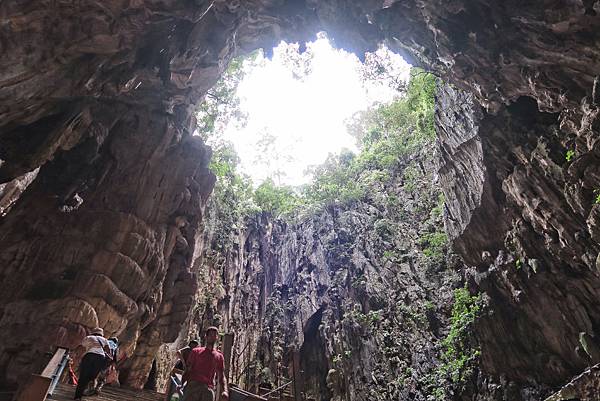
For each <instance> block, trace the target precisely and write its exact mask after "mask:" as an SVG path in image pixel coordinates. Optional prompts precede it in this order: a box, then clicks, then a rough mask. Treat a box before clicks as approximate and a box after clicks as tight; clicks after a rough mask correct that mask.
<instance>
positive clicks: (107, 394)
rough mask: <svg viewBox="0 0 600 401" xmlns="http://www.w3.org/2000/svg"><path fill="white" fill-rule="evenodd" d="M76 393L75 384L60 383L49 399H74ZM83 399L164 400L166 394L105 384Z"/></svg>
mask: <svg viewBox="0 0 600 401" xmlns="http://www.w3.org/2000/svg"><path fill="white" fill-rule="evenodd" d="M74 394H75V386H71V385H68V384H59V385H58V386H56V389H55V390H54V393H53V394H52V397H50V396H49V397H48V398H47V400H48V401H50V400H54V401H72V400H73V395H74ZM83 399H84V400H86V401H87V400H89V401H164V399H165V395H164V394H159V393H155V392H154V391H148V390H133V389H129V388H119V387H111V386H104V388H103V389H102V392H101V393H100V394H98V395H91V396H89V397H83Z"/></svg>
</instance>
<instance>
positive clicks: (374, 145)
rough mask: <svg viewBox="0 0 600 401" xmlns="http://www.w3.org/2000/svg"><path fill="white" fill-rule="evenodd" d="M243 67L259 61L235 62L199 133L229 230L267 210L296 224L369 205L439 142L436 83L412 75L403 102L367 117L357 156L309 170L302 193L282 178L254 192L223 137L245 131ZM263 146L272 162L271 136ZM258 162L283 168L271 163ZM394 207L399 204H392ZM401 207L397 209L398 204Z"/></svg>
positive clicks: (411, 183) (201, 115)
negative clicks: (342, 207)
mask: <svg viewBox="0 0 600 401" xmlns="http://www.w3.org/2000/svg"><path fill="white" fill-rule="evenodd" d="M244 62H253V58H252V57H250V58H249V59H246V61H244V59H235V60H233V61H232V62H231V64H230V66H229V68H228V70H227V73H226V74H224V75H223V78H222V79H221V80H220V81H219V82H218V83H217V84H216V85H215V87H214V88H213V89H211V91H210V92H209V94H208V95H207V98H206V100H205V102H204V103H203V104H202V106H201V107H200V110H199V112H198V121H199V125H198V130H199V132H200V133H201V135H202V136H203V138H204V139H205V140H206V141H207V142H208V143H209V144H210V145H211V146H212V147H213V148H214V149H215V151H214V156H213V161H212V163H211V165H210V167H211V169H212V171H213V172H214V173H215V174H216V175H217V180H218V182H217V185H216V188H215V193H216V194H217V197H218V198H219V202H221V201H224V202H223V203H222V205H223V206H222V210H221V212H222V213H225V214H227V215H228V216H225V219H224V221H226V222H227V223H226V224H234V223H233V220H235V219H236V218H237V219H239V218H241V217H242V216H243V215H244V214H246V215H249V214H252V213H256V212H258V211H261V210H262V211H265V212H268V213H271V214H273V215H275V216H277V217H282V218H292V217H294V216H298V215H299V214H298V212H299V211H300V210H304V211H315V210H319V209H321V208H323V207H326V206H328V205H331V204H348V203H351V202H354V201H357V200H359V199H363V198H365V197H368V196H369V194H370V193H371V192H372V190H373V189H374V188H382V187H385V185H386V184H387V183H388V182H389V180H390V178H391V177H390V172H391V171H393V169H394V168H395V167H397V166H400V165H401V163H402V162H403V160H406V157H408V156H410V155H411V154H412V153H413V152H416V151H418V150H420V149H421V148H422V146H423V145H424V144H426V143H428V142H430V141H432V140H433V138H434V137H435V130H434V126H433V106H434V90H435V81H436V78H435V77H434V76H433V75H430V74H427V73H425V72H424V71H422V70H418V69H415V68H413V69H412V70H411V80H410V81H409V83H408V86H407V89H406V93H405V94H404V96H403V97H401V98H399V99H398V100H396V101H395V102H393V103H391V104H389V105H380V106H377V107H375V108H374V109H372V110H370V111H369V112H367V113H366V114H363V115H362V116H361V119H362V120H361V127H362V128H361V129H362V131H360V132H359V131H356V132H355V133H354V134H355V136H356V137H357V140H358V141H359V145H360V148H361V151H360V153H359V154H358V155H356V154H354V153H353V152H351V151H349V150H344V151H342V152H340V154H339V155H330V156H329V157H328V159H327V160H326V161H325V163H323V164H321V165H319V166H316V167H313V168H311V169H310V172H311V173H312V175H313V180H312V182H311V183H310V184H308V185H306V186H304V187H303V188H301V189H299V190H294V189H293V188H291V187H287V186H280V185H276V182H278V181H279V178H280V177H279V176H275V177H273V179H268V180H266V181H265V182H263V183H262V184H261V185H260V186H259V187H258V188H256V190H255V191H252V188H251V182H250V181H249V179H248V178H247V177H244V176H243V175H241V174H238V173H237V172H236V171H237V165H238V164H239V160H238V158H237V155H236V154H235V152H234V150H233V147H232V146H231V144H228V143H223V141H222V140H220V139H219V138H218V135H217V133H218V132H219V130H220V128H222V125H223V124H222V122H223V121H226V120H227V119H231V118H234V116H235V118H236V119H237V121H238V122H239V123H240V124H243V121H244V118H243V116H240V115H237V114H236V113H238V111H236V110H237V109H238V107H237V104H238V103H239V100H238V99H237V98H236V95H235V91H236V89H237V85H238V84H239V82H240V81H241V79H242V78H243V75H244ZM263 142H264V143H262V142H261V143H260V144H259V146H262V147H264V148H265V152H264V153H265V154H271V152H269V151H268V148H269V146H271V145H272V142H273V139H272V138H270V137H268V136H265V138H264V141H263ZM258 162H259V163H263V164H265V163H271V164H276V165H277V164H278V161H277V160H275V159H273V158H272V157H269V158H267V159H265V160H263V161H260V160H259V161H258ZM271 167H273V166H271ZM275 167H277V166H275ZM281 173H282V174H284V173H283V172H281ZM420 174H421V172H420V171H419V170H417V169H415V168H413V167H408V168H406V170H405V173H404V175H405V181H406V184H405V187H406V188H405V189H407V190H411V188H412V189H414V188H415V186H416V185H417V179H418V177H419V176H420ZM274 180H275V181H274ZM380 192H381V191H380ZM235 196H239V197H240V198H239V200H238V201H236V202H238V203H236V202H234V201H233V198H234V197H235ZM389 201H390V202H391V203H393V202H394V199H393V196H391V197H390V199H389ZM395 201H396V203H397V202H398V199H397V198H396V199H395ZM233 203H236V204H235V205H234V204H233ZM380 228H381V229H382V230H383V228H385V227H380ZM384 231H385V232H384ZM388 231H389V230H388ZM388 231H386V230H383V231H382V232H381V233H380V234H382V237H384V236H385V235H386V234H388ZM378 232H379V231H378Z"/></svg>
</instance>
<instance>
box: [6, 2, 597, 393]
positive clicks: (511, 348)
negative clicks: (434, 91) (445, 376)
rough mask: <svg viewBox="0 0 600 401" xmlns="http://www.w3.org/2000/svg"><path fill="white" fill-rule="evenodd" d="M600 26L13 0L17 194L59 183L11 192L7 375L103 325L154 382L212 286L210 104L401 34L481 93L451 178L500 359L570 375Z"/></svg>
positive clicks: (457, 147) (456, 10)
mask: <svg viewBox="0 0 600 401" xmlns="http://www.w3.org/2000/svg"><path fill="white" fill-rule="evenodd" d="M598 11H600V10H599V9H598V4H597V2H594V1H593V0H589V1H588V0H576V1H571V0H568V1H567V0H544V1H537V2H522V1H516V0H509V1H503V2H491V1H470V0H469V1H467V0H454V1H449V2H448V1H441V0H429V1H425V0H412V1H393V0H391V1H377V0H374V1H361V2H358V1H356V2H355V1H342V0H330V1H318V2H317V1H306V2H303V1H262V2H258V1H256V2H254V1H252V2H237V1H214V2H206V1H194V2H190V1H183V0H179V1H177V0H168V1H162V2H155V1H144V0H140V1H129V0H123V1H118V0H117V1H107V2H101V3H100V2H94V1H86V0H83V1H78V2H59V3H57V2H48V1H42V2H27V1H16V0H9V1H4V2H2V4H0V18H1V19H2V28H1V31H0V54H1V56H0V71H1V72H0V159H1V162H0V163H1V164H0V182H1V183H8V182H11V184H7V185H9V186H11V188H22V187H19V186H18V185H17V181H14V180H23V179H24V178H23V177H24V176H25V175H26V174H29V173H31V172H33V171H35V170H36V169H37V168H39V172H38V174H37V178H36V179H35V180H34V181H33V182H32V183H30V184H29V186H28V187H27V189H26V190H25V191H24V192H22V195H20V196H19V195H18V194H19V192H20V189H19V190H16V189H15V190H13V189H10V191H11V195H9V196H8V197H5V194H7V193H8V191H7V190H6V187H4V188H3V189H2V199H1V202H2V203H1V204H0V207H2V210H5V209H7V208H6V206H5V199H6V202H8V203H10V204H11V205H12V206H11V207H10V211H9V212H8V213H7V214H6V216H4V217H2V220H1V222H0V258H1V263H2V264H1V266H0V277H1V279H2V281H3V284H2V285H3V287H2V292H1V293H0V338H2V339H3V342H2V343H1V344H0V376H2V380H3V382H7V383H11V382H12V383H14V382H15V378H16V376H18V375H20V374H22V373H26V372H28V371H31V370H32V368H33V364H34V362H33V361H34V360H36V358H37V357H38V356H39V355H40V353H42V352H43V351H46V350H49V349H50V347H51V346H52V345H54V344H56V343H64V344H69V345H73V344H75V343H76V342H77V340H78V339H80V338H81V336H83V334H84V331H85V328H89V327H90V326H93V325H95V324H97V323H100V324H102V325H104V326H106V328H107V331H108V332H109V334H118V335H121V336H122V337H123V338H125V339H126V341H127V344H128V347H130V351H131V350H133V348H134V347H135V346H136V344H139V346H137V348H136V351H135V353H134V354H133V357H132V359H131V362H130V363H131V365H130V368H131V369H130V373H131V374H130V375H128V376H129V382H130V383H131V384H138V385H139V384H140V383H141V382H142V381H143V380H142V379H143V375H144V371H145V370H146V369H148V368H149V360H150V358H151V355H152V354H153V351H154V350H155V349H156V347H158V344H160V343H161V342H162V341H169V339H172V338H174V337H175V336H176V335H177V332H178V331H179V327H178V325H179V324H180V322H182V321H183V320H185V317H186V310H187V309H189V307H190V305H191V302H192V301H191V300H192V295H191V294H192V293H194V288H193V286H194V285H195V284H189V283H190V282H192V283H193V282H194V280H187V279H186V277H189V275H190V274H191V273H190V270H189V267H190V266H191V262H192V259H193V253H194V244H195V233H196V231H197V228H198V225H199V224H200V223H201V220H202V212H201V210H202V205H203V203H204V201H205V199H206V197H207V195H208V193H209V192H210V189H211V187H212V183H213V178H212V176H211V175H210V173H209V172H208V171H207V170H206V162H207V158H208V151H207V149H205V148H204V146H203V145H202V144H201V143H199V141H198V140H197V139H194V138H191V136H190V131H191V130H193V125H194V124H193V118H192V117H191V115H192V113H191V112H192V108H193V104H194V103H196V102H197V101H199V100H200V99H201V97H202V95H203V93H204V92H205V91H206V89H207V88H209V87H210V86H211V85H212V84H213V83H214V82H215V80H216V79H217V77H218V75H219V73H220V72H221V71H222V70H223V68H224V67H225V66H226V64H227V62H228V60H229V59H230V58H231V56H232V55H233V54H235V53H236V52H238V51H240V50H242V51H246V50H250V49H253V48H255V47H257V46H260V45H266V46H270V45H271V44H273V43H275V42H276V41H277V40H279V39H280V38H288V39H307V38H310V37H311V36H312V34H313V33H314V32H316V31H317V30H319V29H325V30H327V31H328V32H329V33H330V35H331V36H332V37H333V38H334V39H335V40H336V42H337V44H338V45H339V46H342V47H345V48H348V49H351V50H355V51H357V52H359V53H360V52H362V51H364V50H368V49H373V48H374V47H375V45H376V44H377V43H378V42H380V41H381V40H386V41H387V42H388V44H389V46H390V47H391V48H392V49H395V50H398V51H403V52H404V54H406V55H409V56H410V57H411V58H412V60H413V61H415V62H418V63H420V64H422V65H424V66H425V67H427V68H430V69H432V70H434V71H436V72H437V73H438V74H440V75H441V76H443V78H444V79H445V80H446V81H448V82H451V83H453V84H455V85H456V86H457V87H459V88H461V89H463V90H467V91H469V92H470V93H471V95H469V96H470V97H469V96H467V98H463V97H461V96H462V95H459V94H456V93H455V94H453V93H451V90H450V89H448V90H447V92H448V93H447V96H448V100H447V104H448V105H449V109H446V110H445V111H442V112H441V114H440V116H441V117H440V121H441V125H442V131H441V132H442V142H443V145H442V146H443V148H444V155H445V159H444V165H443V166H444V167H442V174H443V175H444V176H445V177H446V178H445V181H444V184H443V185H444V188H445V189H444V190H445V192H446V194H447V199H448V200H449V202H450V203H449V206H448V209H449V210H448V212H449V218H451V219H450V220H451V221H449V223H448V226H449V227H450V229H451V232H452V236H453V238H454V239H455V240H456V244H457V245H456V246H457V250H458V251H459V253H460V254H461V255H462V256H463V257H464V259H465V261H467V262H468V263H469V264H471V265H473V266H475V267H476V270H474V271H473V274H472V277H473V282H474V283H475V284H476V285H477V286H478V287H479V288H480V289H482V290H484V291H485V292H487V293H488V294H489V296H490V298H491V299H492V308H491V311H493V313H491V314H490V315H489V316H488V317H486V318H485V319H484V321H483V322H482V324H481V325H480V329H479V335H480V337H481V341H482V357H483V366H484V368H485V369H486V370H487V371H489V372H490V373H492V374H497V375H501V376H502V375H508V376H509V377H511V378H513V379H516V380H520V381H524V382H530V381H537V382H543V383H547V384H551V385H555V384H558V383H560V382H564V381H566V380H567V378H568V377H569V376H571V375H573V374H574V373H576V372H578V371H580V370H581V369H582V368H583V367H584V366H585V364H586V363H587V362H588V361H586V360H585V359H586V356H585V355H587V352H585V351H581V349H579V351H577V350H575V348H577V346H578V338H579V337H578V334H579V333H580V332H583V333H586V334H587V335H588V336H590V337H591V338H595V337H597V336H599V335H600V334H597V333H598V328H597V326H598V314H597V312H596V311H595V305H597V303H598V302H597V301H598V299H597V298H598V297H597V292H598V290H597V288H598V278H597V270H596V260H597V255H598V251H599V249H598V246H599V245H598V243H599V242H598V241H599V238H600V229H599V228H598V227H599V226H598V221H599V219H600V217H599V213H600V211H599V210H600V209H599V208H600V206H598V205H596V204H595V193H594V191H595V190H596V189H598V188H599V187H600V182H599V178H598V177H599V174H598V157H599V154H598V145H597V138H598V119H597V114H598V108H597V107H598V103H599V96H600V95H599V92H598V88H597V87H596V88H595V89H594V80H595V79H596V76H597V75H598V74H599V72H598V71H599V68H598V64H599V62H598V59H599V56H600V54H599V53H600V50H599V49H600V47H599V46H598V32H599V29H598V28H599V25H600V17H598V16H597V15H596V14H597V12H598ZM596 82H597V81H596ZM596 86H597V85H596ZM465 102H467V103H465ZM469 102H476V103H479V104H480V105H483V106H484V108H485V109H486V110H487V111H484V110H483V109H479V106H478V105H477V104H470V103H469ZM465 111H466V112H467V113H472V115H470V116H469V117H462V118H461V117H460V116H456V115H455V116H451V115H450V113H452V112H455V113H459V114H460V113H463V112H465ZM444 113H448V115H447V116H445V117H443V114H444ZM488 113H489V114H488ZM567 151H571V152H572V153H569V154H570V157H569V160H568V161H567V160H566V159H565V155H566V154H567ZM18 182H22V181H18ZM452 219H454V220H452ZM174 294H184V295H183V296H174ZM186 294H187V295H186ZM264 302H266V301H265V300H263V303H264ZM232 305H234V304H232ZM232 307H233V306H232ZM313 309H314V308H313ZM32 327H33V328H35V329H33V330H32ZM39 333H45V335H44V336H40V335H39ZM500 334H501V335H500ZM40 337H41V338H42V339H41V341H40ZM579 342H580V341H579ZM579 345H580V344H579ZM507 350H508V351H507ZM587 358H591V359H592V360H594V356H590V355H588V357H587Z"/></svg>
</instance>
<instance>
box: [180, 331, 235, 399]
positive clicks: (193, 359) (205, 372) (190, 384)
mask: <svg viewBox="0 0 600 401" xmlns="http://www.w3.org/2000/svg"><path fill="white" fill-rule="evenodd" d="M217 334H218V329H217V328H216V327H213V326H211V327H209V328H208V329H206V347H196V348H194V349H193V350H192V352H191V353H190V355H189V356H188V357H187V361H186V368H185V373H184V374H183V381H184V382H187V385H186V387H185V396H184V397H185V401H215V390H214V389H215V376H217V377H218V379H219V384H220V386H221V391H222V392H221V399H222V400H225V401H226V400H228V399H229V392H228V391H227V381H226V380H225V375H224V373H223V372H224V369H225V358H223V354H222V353H221V352H220V351H217V350H216V349H215V343H216V342H217Z"/></svg>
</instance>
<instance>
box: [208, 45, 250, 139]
mask: <svg viewBox="0 0 600 401" xmlns="http://www.w3.org/2000/svg"><path fill="white" fill-rule="evenodd" d="M257 56H258V51H256V52H254V53H252V54H250V55H248V56H241V57H236V58H234V59H232V60H231V62H230V63H229V66H228V67H227V70H226V71H225V72H224V73H223V75H222V76H221V79H219V80H218V81H217V83H216V84H215V85H214V86H213V87H212V88H211V89H210V90H209V91H208V92H207V93H206V96H205V98H204V102H202V103H201V104H200V106H199V107H198V111H197V114H196V119H197V130H198V132H199V133H200V135H201V136H202V137H203V139H204V140H207V141H208V142H211V139H213V140H214V139H215V138H214V136H215V133H218V132H220V130H221V129H222V128H223V127H224V125H225V124H227V122H230V121H234V122H237V124H238V125H242V126H243V125H244V124H245V122H246V116H245V115H244V114H243V113H241V111H240V108H239V107H238V106H239V98H238V97H237V94H236V92H237V88H238V85H239V84H240V82H241V81H242V79H243V78H244V75H245V72H246V68H245V65H246V64H253V63H255V62H256V59H257Z"/></svg>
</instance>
